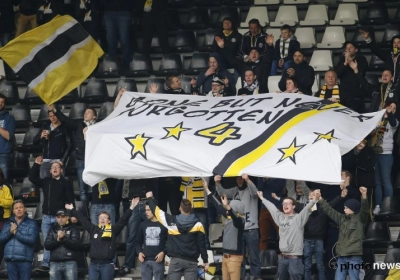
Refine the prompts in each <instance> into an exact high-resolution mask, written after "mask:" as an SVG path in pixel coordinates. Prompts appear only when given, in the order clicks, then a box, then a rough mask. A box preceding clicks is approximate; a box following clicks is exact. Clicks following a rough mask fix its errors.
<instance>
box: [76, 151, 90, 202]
mask: <svg viewBox="0 0 400 280" xmlns="http://www.w3.org/2000/svg"><path fill="white" fill-rule="evenodd" d="M84 169H85V161H84V160H79V159H77V160H76V176H77V177H78V184H79V191H80V199H81V201H83V202H87V201H88V186H87V185H86V184H85V182H83V178H82V174H83V170H84Z"/></svg>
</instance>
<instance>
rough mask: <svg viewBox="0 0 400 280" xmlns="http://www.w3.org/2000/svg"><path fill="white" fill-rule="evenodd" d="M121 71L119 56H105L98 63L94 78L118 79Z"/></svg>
mask: <svg viewBox="0 0 400 280" xmlns="http://www.w3.org/2000/svg"><path fill="white" fill-rule="evenodd" d="M121 71H122V58H121V57H120V56H110V55H105V56H104V58H103V59H102V60H101V61H100V63H99V69H98V71H97V73H95V76H96V77H98V78H115V77H119V76H120V74H121Z"/></svg>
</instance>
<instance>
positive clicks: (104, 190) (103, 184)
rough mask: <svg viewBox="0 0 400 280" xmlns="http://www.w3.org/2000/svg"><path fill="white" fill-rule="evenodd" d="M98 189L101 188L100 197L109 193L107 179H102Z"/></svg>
mask: <svg viewBox="0 0 400 280" xmlns="http://www.w3.org/2000/svg"><path fill="white" fill-rule="evenodd" d="M98 190H99V198H101V196H102V195H106V194H109V192H108V187H107V183H106V181H101V182H100V183H99V184H98Z"/></svg>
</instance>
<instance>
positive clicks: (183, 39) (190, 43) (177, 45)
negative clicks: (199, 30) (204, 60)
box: [172, 30, 196, 53]
mask: <svg viewBox="0 0 400 280" xmlns="http://www.w3.org/2000/svg"><path fill="white" fill-rule="evenodd" d="M195 45H196V38H195V35H194V32H193V31H189V30H180V31H177V32H176V37H175V38H174V43H173V44H172V50H173V51H176V52H178V53H181V52H193V51H195Z"/></svg>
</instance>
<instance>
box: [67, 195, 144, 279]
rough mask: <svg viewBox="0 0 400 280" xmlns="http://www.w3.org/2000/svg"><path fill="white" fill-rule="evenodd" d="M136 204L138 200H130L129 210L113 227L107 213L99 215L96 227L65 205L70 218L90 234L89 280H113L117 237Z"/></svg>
mask: <svg viewBox="0 0 400 280" xmlns="http://www.w3.org/2000/svg"><path fill="white" fill-rule="evenodd" d="M138 202H139V199H138V198H137V199H134V200H132V203H131V206H130V207H129V209H128V210H127V211H126V212H125V213H124V214H123V215H122V217H121V218H120V219H119V220H118V222H117V223H116V224H115V225H113V224H111V218H110V214H109V213H107V212H102V213H100V216H99V223H98V225H97V226H96V225H94V224H92V223H91V222H90V221H89V220H88V219H86V217H83V216H82V215H81V214H80V213H79V212H78V211H76V210H75V208H74V206H73V205H72V204H66V205H65V208H66V209H67V210H71V214H72V216H75V217H77V218H78V220H79V221H80V222H81V224H82V226H83V227H84V228H85V230H87V231H88V232H89V234H90V244H91V245H90V251H89V257H90V266H89V280H100V279H106V280H109V279H113V278H114V262H113V258H114V257H115V253H116V242H117V237H118V235H119V234H120V233H121V231H122V229H123V228H124V226H125V225H126V224H127V223H128V220H129V218H130V216H131V215H132V211H133V209H135V207H136V205H137V204H138Z"/></svg>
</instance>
